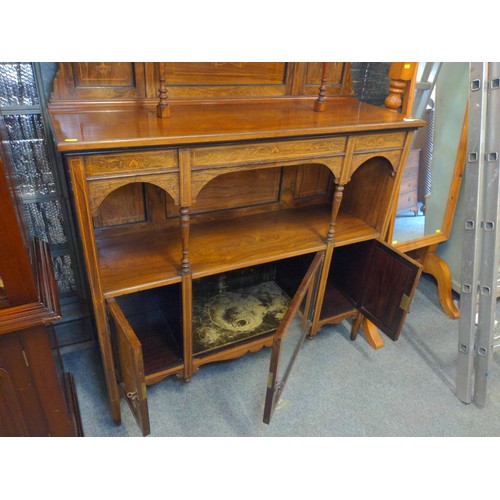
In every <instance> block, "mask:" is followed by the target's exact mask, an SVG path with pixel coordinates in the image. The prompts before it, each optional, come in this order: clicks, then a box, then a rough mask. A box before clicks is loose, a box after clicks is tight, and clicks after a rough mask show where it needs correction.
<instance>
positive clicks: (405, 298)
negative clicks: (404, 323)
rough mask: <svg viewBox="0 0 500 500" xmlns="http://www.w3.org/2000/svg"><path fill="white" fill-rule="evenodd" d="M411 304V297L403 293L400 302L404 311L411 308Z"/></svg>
mask: <svg viewBox="0 0 500 500" xmlns="http://www.w3.org/2000/svg"><path fill="white" fill-rule="evenodd" d="M410 304H411V299H410V297H408V295H406V293H403V295H402V297H401V302H400V303H399V307H400V308H401V309H403V311H407V310H408V309H409V308H410Z"/></svg>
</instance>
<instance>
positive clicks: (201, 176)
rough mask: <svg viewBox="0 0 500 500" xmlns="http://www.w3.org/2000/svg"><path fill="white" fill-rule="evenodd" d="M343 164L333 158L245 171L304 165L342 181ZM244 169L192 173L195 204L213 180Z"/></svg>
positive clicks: (262, 166) (236, 167) (266, 164)
mask: <svg viewBox="0 0 500 500" xmlns="http://www.w3.org/2000/svg"><path fill="white" fill-rule="evenodd" d="M342 162H343V157H340V156H338V157H332V158H322V159H321V161H317V160H316V161H314V160H311V161H301V162H300V164H297V162H296V161H293V162H279V163H265V164H258V165H249V166H247V167H245V169H244V171H252V170H260V169H270V168H276V167H278V168H279V167H300V166H303V165H322V166H324V167H326V168H327V169H328V170H330V171H331V172H332V174H333V177H334V179H340V173H341V170H342ZM241 171H242V168H241V167H240V166H234V167H226V168H222V167H218V168H209V169H204V170H194V171H193V172H192V179H191V196H192V199H193V202H195V201H196V199H197V197H198V195H199V193H200V192H201V191H202V189H203V188H204V187H205V186H206V185H207V184H208V183H209V182H211V181H212V180H213V179H215V178H217V177H219V176H221V175H224V174H229V173H233V172H241Z"/></svg>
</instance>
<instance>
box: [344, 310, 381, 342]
mask: <svg viewBox="0 0 500 500" xmlns="http://www.w3.org/2000/svg"><path fill="white" fill-rule="evenodd" d="M360 328H361V329H362V331H363V335H364V337H365V340H366V341H367V342H368V344H369V345H370V346H371V347H372V348H373V349H380V348H381V347H384V341H383V340H382V337H381V336H380V333H379V331H378V328H377V327H376V326H375V325H374V324H373V323H372V322H371V321H370V320H368V319H366V318H365V317H364V316H363V315H362V314H361V313H358V314H356V316H354V319H353V321H352V327H351V340H356V337H357V336H358V332H359V329H360Z"/></svg>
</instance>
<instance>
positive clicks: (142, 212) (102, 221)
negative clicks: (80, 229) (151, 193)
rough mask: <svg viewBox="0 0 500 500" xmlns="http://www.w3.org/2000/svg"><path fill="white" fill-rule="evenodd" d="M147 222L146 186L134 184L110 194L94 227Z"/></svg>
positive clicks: (99, 211) (96, 217) (100, 207)
mask: <svg viewBox="0 0 500 500" xmlns="http://www.w3.org/2000/svg"><path fill="white" fill-rule="evenodd" d="M145 221H146V208H145V200H144V185H143V184H142V183H133V184H128V185H126V186H123V187H121V188H118V189H117V190H116V191H113V192H112V193H111V194H109V195H108V196H107V197H106V198H105V199H104V201H103V202H102V203H101V205H100V206H99V210H98V213H97V215H96V216H95V217H94V227H96V228H100V227H105V226H116V225H121V224H132V223H134V222H145Z"/></svg>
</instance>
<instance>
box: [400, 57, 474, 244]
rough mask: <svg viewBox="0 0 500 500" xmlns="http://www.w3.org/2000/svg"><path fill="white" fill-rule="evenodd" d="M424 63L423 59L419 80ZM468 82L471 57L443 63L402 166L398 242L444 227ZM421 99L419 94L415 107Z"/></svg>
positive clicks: (420, 65) (436, 232) (429, 234)
mask: <svg viewBox="0 0 500 500" xmlns="http://www.w3.org/2000/svg"><path fill="white" fill-rule="evenodd" d="M425 64H426V63H420V64H419V73H418V75H417V82H419V81H420V80H419V78H421V77H422V71H423V68H424V65H425ZM468 84H469V64H468V63H456V62H449V63H442V66H441V69H440V72H439V75H438V78H437V81H436V86H435V89H434V91H433V93H432V95H431V98H430V100H429V103H428V105H427V109H426V110H425V113H424V116H423V118H424V119H425V120H426V121H427V126H426V127H424V128H422V129H420V130H419V131H418V132H416V134H415V139H414V141H413V144H412V149H411V151H410V154H409V156H408V160H407V163H406V165H405V171H404V172H403V176H402V180H401V188H400V193H399V201H398V209H397V214H396V218H395V223H394V232H393V238H392V239H393V243H394V244H396V243H402V242H407V241H412V240H416V239H419V238H422V237H424V236H431V235H435V234H440V233H441V232H442V231H443V220H444V215H445V211H446V205H447V202H448V194H449V191H450V186H451V182H452V176H453V171H454V168H455V161H456V157H457V151H458V149H459V143H460V135H461V132H462V125H463V122H464V117H465V110H466V106H467V99H468V94H469V88H468ZM417 89H418V83H417ZM416 99H417V96H416ZM417 105H418V102H417V100H416V101H415V104H414V109H415V107H416V106H417Z"/></svg>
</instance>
